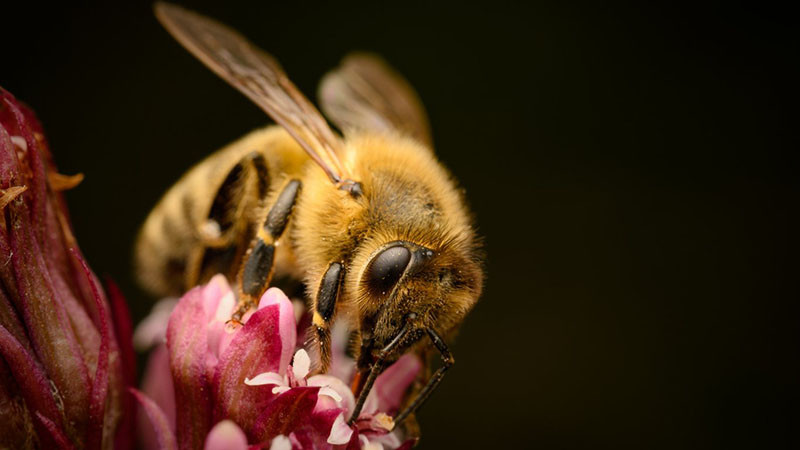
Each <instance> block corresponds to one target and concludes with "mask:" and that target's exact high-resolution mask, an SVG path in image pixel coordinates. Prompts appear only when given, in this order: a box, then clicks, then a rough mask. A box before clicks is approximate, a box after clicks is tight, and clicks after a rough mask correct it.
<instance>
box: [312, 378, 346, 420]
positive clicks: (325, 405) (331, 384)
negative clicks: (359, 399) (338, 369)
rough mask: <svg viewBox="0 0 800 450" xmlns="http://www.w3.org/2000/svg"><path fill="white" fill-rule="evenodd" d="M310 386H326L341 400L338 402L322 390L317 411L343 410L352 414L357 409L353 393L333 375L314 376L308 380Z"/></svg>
mask: <svg viewBox="0 0 800 450" xmlns="http://www.w3.org/2000/svg"><path fill="white" fill-rule="evenodd" d="M308 385H309V386H320V387H322V386H325V387H328V388H330V389H331V390H333V391H335V392H336V393H337V394H338V395H339V398H340V399H341V400H339V401H337V400H335V399H334V398H331V397H329V396H327V395H324V394H325V392H323V391H322V390H320V397H319V400H318V401H317V407H316V409H317V410H321V409H330V408H342V409H344V410H345V412H347V413H350V411H352V410H353V409H354V408H355V407H356V400H355V398H354V397H353V392H352V391H351V390H350V388H349V387H348V386H347V385H346V384H344V382H343V381H342V380H340V379H338V378H336V377H333V376H331V375H314V376H313V377H311V378H309V379H308Z"/></svg>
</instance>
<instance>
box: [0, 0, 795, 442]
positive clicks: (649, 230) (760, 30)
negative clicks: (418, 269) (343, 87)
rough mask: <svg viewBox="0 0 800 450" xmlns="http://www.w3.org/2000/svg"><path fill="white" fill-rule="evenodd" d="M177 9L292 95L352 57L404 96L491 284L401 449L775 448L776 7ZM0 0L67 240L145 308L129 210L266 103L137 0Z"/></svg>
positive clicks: (789, 61) (779, 161)
mask: <svg viewBox="0 0 800 450" xmlns="http://www.w3.org/2000/svg"><path fill="white" fill-rule="evenodd" d="M17 3H20V2H17ZM64 3H73V2H64ZM109 3H111V2H109ZM290 3H291V4H290ZM337 3H339V2H337ZM598 3H599V2H598ZM185 4H187V6H191V7H192V8H194V9H196V10H199V11H200V12H203V13H205V14H208V15H210V16H213V17H216V18H218V19H219V20H221V21H223V22H226V23H228V24H230V25H232V26H234V27H235V28H238V29H239V30H241V31H242V32H244V33H245V34H246V35H248V36H249V37H250V38H251V39H252V40H253V41H255V42H256V43H258V44H259V45H261V46H262V47H264V48H265V49H267V50H268V51H269V52H271V53H273V54H274V55H275V56H276V57H277V58H278V59H279V60H280V61H281V63H282V64H283V66H284V67H285V68H286V70H287V72H288V73H289V74H290V76H291V78H292V79H293V80H294V81H295V82H296V84H297V85H298V86H299V87H300V88H301V90H303V91H304V92H306V93H307V94H309V96H310V97H311V98H313V94H314V92H315V89H316V83H317V81H318V80H319V78H320V77H321V76H322V74H323V73H325V71H326V70H328V69H329V68H331V67H333V66H335V65H336V64H337V62H338V60H339V59H340V58H341V56H342V55H344V54H345V53H346V52H348V51H350V50H354V49H364V50H371V51H375V52H378V53H380V54H382V55H384V56H385V57H386V58H387V59H388V60H389V61H390V62H391V63H392V64H393V65H394V66H396V67H397V68H398V69H399V70H400V71H401V72H402V73H404V74H405V75H406V76H407V78H408V79H409V80H410V81H411V83H412V84H413V85H414V86H415V87H416V88H417V90H418V91H419V93H420V96H421V97H422V99H423V101H424V102H425V104H426V106H427V108H428V110H429V112H430V117H431V122H432V126H433V130H434V138H435V141H436V147H437V152H438V154H439V155H440V157H441V159H442V160H443V161H444V162H445V163H446V165H448V166H449V167H450V168H451V169H452V171H453V172H454V173H455V174H456V176H457V177H458V178H459V179H460V180H461V182H462V184H463V186H464V187H465V188H466V190H467V192H468V196H469V198H470V201H471V203H472V206H473V208H474V210H475V212H476V214H477V219H478V225H479V228H480V231H481V233H482V234H483V235H484V236H485V237H486V242H487V244H486V249H487V251H488V255H489V260H488V272H489V281H488V287H487V289H486V292H485V295H484V296H483V298H482V300H481V302H480V303H479V305H478V307H477V308H476V309H475V311H474V312H473V314H472V315H471V316H470V317H469V318H468V320H467V321H466V323H465V324H464V327H463V329H462V333H461V336H460V337H459V339H458V341H457V343H456V344H455V347H454V352H455V355H456V359H457V361H458V363H457V365H456V367H455V368H454V369H453V371H452V373H451V374H450V375H448V377H447V378H446V379H445V382H444V383H443V385H442V387H441V388H440V390H439V391H438V392H437V393H436V394H435V395H434V397H433V399H432V400H431V402H429V403H428V404H427V405H426V406H425V408H424V409H423V411H422V412H421V414H420V416H421V422H422V425H423V432H424V437H423V440H422V443H421V447H420V448H426V449H431V448H443V447H450V446H452V447H454V448H455V447H470V448H479V447H484V448H486V447H489V446H493V447H494V448H502V447H504V446H506V445H509V444H512V443H515V444H525V445H528V446H531V447H534V446H535V447H538V448H605V447H615V448H722V447H732V446H733V447H750V448H788V447H791V446H792V445H797V444H798V434H797V426H798V423H800V422H798V419H800V417H798V392H797V384H798V375H799V373H798V372H799V371H798V352H797V345H796V344H797V342H798V341H797V333H796V331H797V325H798V317H800V316H798V311H797V307H796V306H795V303H796V298H795V297H792V296H791V295H790V293H789V288H790V285H792V286H793V285H795V284H796V278H795V277H796V273H797V264H796V257H795V256H794V254H792V253H791V251H790V249H789V244H790V241H791V240H792V238H793V235H794V233H795V232H796V230H797V227H796V226H790V222H794V223H796V222H795V219H796V218H797V214H796V207H797V185H796V183H795V180H796V171H795V166H794V165H793V162H794V161H792V160H790V159H789V151H790V150H792V151H796V150H797V147H796V146H795V147H791V148H790V146H789V145H790V144H789V136H790V133H791V134H796V133H795V127H796V121H794V120H791V125H790V119H789V117H788V115H785V114H784V111H782V109H781V108H780V104H781V102H782V99H783V98H784V97H785V96H786V95H787V88H788V87H789V85H790V84H792V83H795V84H796V80H797V72H796V63H797V55H798V46H797V42H796V40H795V31H796V20H793V19H790V17H793V16H790V15H789V14H788V12H787V11H780V10H776V9H774V8H773V7H771V6H766V5H763V6H759V7H755V6H734V5H731V4H727V3H726V4H720V5H718V6H712V5H706V6H699V5H697V4H690V5H681V6H678V5H673V6H655V5H650V4H649V3H648V5H647V6H642V5H639V6H624V7H623V6H616V7H610V6H607V5H606V6H600V5H599V4H596V3H595V2H584V3H582V4H571V5H569V6H567V5H563V4H556V5H544V4H539V5H527V6H524V7H523V6H520V5H513V4H509V3H505V2H500V1H495V2H490V3H488V4H484V5H481V6H472V5H466V4H461V3H451V4H444V3H436V4H427V2H422V3H415V2H394V3H392V4H380V3H379V2H365V3H361V4H355V3H347V4H345V3H343V2H342V3H341V4H326V5H315V4H312V3H307V2H301V3H297V2H285V3H278V2H252V4H246V3H244V2H212V1H207V2H186V3H185ZM0 14H2V21H1V22H2V35H3V43H2V51H1V52H0V85H2V86H3V87H5V88H6V89H8V90H10V91H11V92H12V93H14V94H15V95H16V96H17V97H18V98H20V99H21V100H23V101H25V102H27V103H28V104H29V105H31V106H32V107H33V108H34V109H35V110H36V111H37V112H38V114H39V117H40V118H41V119H42V121H43V122H44V125H45V129H46V131H47V133H48V137H49V139H50V141H51V145H52V148H53V150H54V152H55V155H56V160H57V162H58V163H59V165H60V169H61V171H62V172H64V173H75V172H84V173H85V174H86V180H85V181H84V183H83V184H82V185H81V186H80V187H79V188H77V189H75V190H74V191H72V192H70V193H69V194H68V201H69V203H70V207H71V211H72V215H73V222H74V226H75V230H76V234H77V236H78V239H79V242H80V243H81V246H82V248H83V249H84V251H85V253H86V255H87V256H88V259H89V261H90V263H91V264H92V266H93V267H94V268H95V270H96V271H98V272H99V273H107V274H109V275H111V276H112V277H113V278H115V279H116V280H118V282H119V283H120V284H121V286H122V287H123V289H124V291H125V292H126V294H127V295H128V298H129V300H130V303H131V308H132V310H133V312H134V316H135V317H136V318H137V319H139V318H141V317H143V315H144V314H145V313H146V312H147V310H148V309H149V301H150V300H149V299H147V297H146V296H144V295H143V294H142V293H141V292H140V291H139V290H137V288H136V287H135V285H134V283H133V280H132V277H131V264H130V259H131V256H130V253H131V246H132V242H133V238H134V235H135V233H136V231H137V228H138V226H139V225H140V224H141V222H142V220H143V219H144V217H145V215H146V213H147V211H148V209H149V208H151V207H152V206H153V205H154V204H155V202H156V201H157V199H158V197H159V196H160V194H161V193H162V192H163V191H164V190H165V189H166V188H167V187H168V186H169V185H170V184H171V183H172V182H173V181H174V180H175V179H177V177H178V176H179V175H180V174H181V173H182V172H183V171H184V170H185V169H187V168H188V167H189V166H190V165H191V164H192V163H194V162H196V161H197V160H199V159H200V158H202V157H203V156H204V155H207V154H208V153H210V152H211V151H213V150H215V149H217V148H218V147H220V146H222V145H223V144H226V143H228V142H229V141H231V140H233V139H235V138H237V137H239V136H240V135H242V134H244V133H245V132H247V131H249V130H251V129H253V128H255V127H258V126H261V125H262V124H265V123H266V122H267V119H266V118H265V116H264V115H263V114H262V113H261V112H260V111H259V110H258V109H257V108H256V107H255V106H253V105H251V104H250V103H249V102H248V101H247V100H246V99H245V98H244V97H242V96H241V95H240V94H238V93H236V92H235V91H234V90H233V89H231V88H229V87H227V86H226V85H225V83H224V82H222V81H221V80H219V79H217V78H216V77H215V76H214V75H213V74H212V73H211V72H209V71H208V70H206V69H205V68H204V67H203V66H202V65H201V64H199V63H198V62H196V61H195V60H194V59H193V58H192V57H191V56H190V55H189V54H188V53H187V52H185V51H184V50H183V49H182V48H181V47H179V45H178V44H177V43H175V42H174V41H173V40H172V38H170V37H169V36H168V35H167V33H166V32H165V31H163V30H162V29H161V28H160V26H159V25H158V24H157V23H156V21H155V19H154V18H153V16H152V13H151V7H150V4H149V3H146V2H128V3H124V4H122V3H121V2H120V3H119V4H117V3H116V2H115V3H114V4H113V5H112V4H107V5H103V6H100V5H88V4H77V5H70V6H60V7H53V6H46V4H44V3H42V4H36V3H35V2H29V3H27V4H26V5H25V6H22V7H21V6H20V5H18V4H17V5H15V4H10V3H9V2H5V4H4V6H3V12H2V13H0ZM791 109H792V110H794V109H796V107H795V108H791ZM786 110H787V112H788V110H789V108H786ZM791 298H795V300H791Z"/></svg>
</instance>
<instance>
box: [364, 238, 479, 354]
mask: <svg viewBox="0 0 800 450" xmlns="http://www.w3.org/2000/svg"><path fill="white" fill-rule="evenodd" d="M474 253H475V251H474V246H466V245H459V244H458V243H457V241H448V242H445V243H439V244H437V245H432V244H427V245H424V244H419V243H415V242H410V241H406V240H395V241H391V242H387V243H385V244H384V245H381V246H379V247H378V248H377V249H376V250H374V251H373V252H372V254H371V255H370V257H369V259H368V262H367V264H366V265H365V267H364V269H363V270H362V272H361V276H360V282H359V294H360V295H359V297H360V301H359V307H360V309H361V311H360V312H361V314H360V317H361V318H362V323H361V324H360V325H361V339H362V350H367V352H366V353H370V354H371V356H375V355H377V353H378V352H380V350H381V349H382V348H384V347H385V346H386V345H388V344H389V343H390V342H391V341H392V340H393V339H394V338H395V337H397V336H398V335H399V334H401V331H404V332H405V334H404V335H403V337H402V342H400V343H399V345H398V347H397V351H395V352H394V355H393V357H390V359H395V358H397V357H399V355H400V354H401V353H403V351H404V350H407V349H408V348H409V347H410V346H412V345H414V344H415V343H416V341H418V340H419V338H420V337H421V336H423V335H424V334H425V329H426V328H429V327H430V328H433V329H434V330H436V331H437V332H439V333H440V334H443V335H444V334H447V333H448V332H450V331H451V330H452V329H453V328H455V327H456V326H457V325H458V324H459V323H460V322H461V321H462V320H463V318H464V316H465V315H466V314H467V313H468V312H469V310H470V309H471V308H472V306H473V305H474V304H475V301H476V300H477V299H478V296H479V295H480V292H481V288H482V285H483V271H482V269H481V266H480V264H479V262H478V261H479V258H477V257H476V255H474ZM421 345H427V343H424V344H421ZM364 353H365V352H363V351H362V355H364ZM364 356H366V355H364Z"/></svg>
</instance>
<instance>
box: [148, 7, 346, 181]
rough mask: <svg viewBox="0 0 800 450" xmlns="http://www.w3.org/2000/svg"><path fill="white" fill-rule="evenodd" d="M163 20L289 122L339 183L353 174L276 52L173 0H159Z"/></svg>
mask: <svg viewBox="0 0 800 450" xmlns="http://www.w3.org/2000/svg"><path fill="white" fill-rule="evenodd" d="M155 13H156V17H158V20H159V21H160V22H161V24H162V25H164V27H165V28H166V29H167V30H168V31H169V32H170V34H172V36H173V37H175V39H177V40H178V42H180V43H181V44H182V45H183V46H184V47H186V49H187V50H189V51H190V52H192V54H193V55H194V56H196V57H197V58H198V59H199V60H200V61H202V62H203V63H204V64H205V65H206V66H208V67H209V68H210V69H211V70H213V71H214V72H215V73H216V74H217V75H219V76H220V77H222V78H223V79H224V80H225V81H227V82H228V83H230V84H231V85H232V86H233V87H235V88H236V89H238V90H239V91H240V92H242V93H243V94H244V95H246V96H247V97H248V98H249V99H250V100H252V101H253V102H255V103H256V104H257V105H258V106H260V107H261V108H262V109H263V110H264V111H265V112H266V113H267V114H269V115H270V117H272V118H273V119H274V120H275V122H277V123H278V124H280V125H281V126H283V128H285V129H286V131H287V132H289V134H291V135H292V137H294V139H295V140H296V141H297V142H298V143H299V144H300V145H301V146H302V147H303V149H305V151H306V152H307V153H308V154H309V156H310V157H311V158H312V159H313V160H314V161H315V162H316V163H317V164H319V165H320V166H321V167H322V169H323V170H324V171H325V173H326V174H327V175H328V177H329V178H330V179H331V181H333V182H334V183H338V182H340V181H342V180H344V179H346V178H347V174H346V173H345V169H344V166H343V165H342V163H341V162H340V161H339V158H338V157H337V152H339V149H340V147H341V141H340V140H339V138H338V137H337V136H336V135H334V134H333V132H332V131H331V129H330V128H329V127H328V124H327V123H326V122H325V119H324V118H323V117H322V115H321V114H320V113H319V111H317V109H316V108H315V107H314V105H312V104H311V103H310V102H309V101H308V99H306V98H305V97H304V96H303V94H302V93H300V91H299V90H298V89H297V87H295V86H294V84H292V82H291V81H289V79H288V78H287V76H286V74H285V73H284V72H283V69H281V67H280V65H279V64H278V63H277V61H275V59H274V58H272V57H271V56H270V55H268V54H267V53H265V52H264V51H262V50H261V49H259V48H258V47H256V46H255V45H253V44H251V43H250V42H249V41H248V40H247V39H246V38H245V37H244V36H242V35H241V34H239V33H237V32H236V31H234V30H232V29H230V28H228V27H227V26H225V25H222V24H220V23H219V22H216V21H214V20H212V19H209V18H207V17H204V16H202V15H200V14H197V13H194V12H192V11H188V10H186V9H183V8H181V7H179V6H176V5H172V4H169V3H161V2H159V3H157V4H156V5H155Z"/></svg>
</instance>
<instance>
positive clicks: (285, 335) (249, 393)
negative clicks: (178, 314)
mask: <svg viewBox="0 0 800 450" xmlns="http://www.w3.org/2000/svg"><path fill="white" fill-rule="evenodd" d="M268 292H269V291H268ZM278 292H280V291H278ZM281 297H282V298H279V299H278V303H277V304H271V305H269V306H266V307H264V308H261V309H259V310H258V311H256V312H255V313H254V314H253V315H252V316H251V317H250V319H249V320H248V321H247V322H246V323H245V324H244V326H243V327H241V328H240V329H239V330H238V331H236V332H235V333H234V335H233V336H234V337H233V340H232V341H231V343H230V345H229V346H228V348H227V349H226V350H225V352H224V353H223V354H222V355H221V356H220V359H219V363H218V364H217V367H216V371H215V373H214V389H215V390H216V393H217V401H216V407H215V413H216V416H217V417H220V418H222V417H226V418H230V419H232V420H233V421H235V422H236V423H237V424H239V426H241V427H242V428H243V429H245V430H250V429H251V427H252V425H253V423H254V421H255V420H256V418H257V417H258V414H259V411H261V410H262V409H263V408H264V407H266V404H267V402H268V401H270V400H271V399H272V397H273V395H272V393H271V392H270V391H269V390H267V389H255V388H253V387H251V386H247V385H246V384H245V383H244V380H245V378H248V377H252V376H255V375H256V374H259V373H262V372H276V373H279V374H285V373H286V368H287V366H288V363H289V361H288V358H284V356H283V355H284V347H285V346H286V345H288V344H291V346H292V349H294V345H295V337H296V336H295V326H294V313H293V311H292V307H291V303H289V300H288V299H287V298H286V296H285V295H283V294H281ZM287 315H288V320H286V316H287ZM287 324H288V326H287ZM287 355H288V356H291V354H290V353H287ZM284 361H285V364H286V365H282V364H284ZM251 437H252V436H251Z"/></svg>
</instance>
